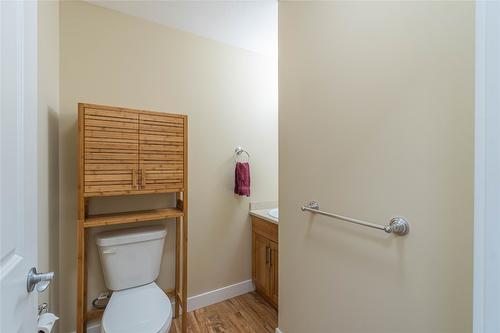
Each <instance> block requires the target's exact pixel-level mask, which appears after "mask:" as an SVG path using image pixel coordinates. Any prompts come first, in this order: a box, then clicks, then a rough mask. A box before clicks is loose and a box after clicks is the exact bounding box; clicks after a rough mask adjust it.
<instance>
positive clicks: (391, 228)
mask: <svg viewBox="0 0 500 333" xmlns="http://www.w3.org/2000/svg"><path fill="white" fill-rule="evenodd" d="M301 210H302V211H303V212H304V211H308V212H311V213H314V214H320V215H324V216H328V217H333V218H335V219H338V220H342V221H345V222H350V223H354V224H359V225H363V226H365V227H369V228H373V229H378V230H384V231H385V232H387V233H391V232H392V233H393V234H395V235H398V236H404V235H406V234H407V233H408V232H409V231H410V224H409V223H408V221H406V220H405V219H404V218H402V217H399V216H396V217H393V218H392V219H391V221H390V222H389V224H388V225H380V224H375V223H371V222H366V221H361V220H357V219H353V218H350V217H346V216H342V215H338V214H332V213H327V212H324V211H321V210H319V202H317V201H311V202H309V203H308V204H307V205H305V206H302V207H301Z"/></svg>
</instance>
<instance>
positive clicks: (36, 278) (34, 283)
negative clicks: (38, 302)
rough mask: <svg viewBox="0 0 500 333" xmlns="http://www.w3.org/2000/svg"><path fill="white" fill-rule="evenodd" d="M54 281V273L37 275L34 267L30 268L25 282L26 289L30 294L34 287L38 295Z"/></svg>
mask: <svg viewBox="0 0 500 333" xmlns="http://www.w3.org/2000/svg"><path fill="white" fill-rule="evenodd" d="M53 279H54V272H48V273H38V272H37V271H36V268H35V267H32V268H31V269H30V271H29V272H28V279H27V281H26V289H27V290H28V292H32V291H33V290H34V289H35V287H36V291H38V292H39V293H41V292H43V291H45V289H47V287H48V286H49V284H50V282H51V281H52V280H53Z"/></svg>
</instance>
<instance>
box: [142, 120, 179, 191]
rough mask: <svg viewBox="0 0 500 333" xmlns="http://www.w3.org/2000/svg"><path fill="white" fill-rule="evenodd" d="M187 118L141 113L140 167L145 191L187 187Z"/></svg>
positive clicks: (176, 189)
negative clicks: (185, 136)
mask: <svg viewBox="0 0 500 333" xmlns="http://www.w3.org/2000/svg"><path fill="white" fill-rule="evenodd" d="M184 122H185V117H182V116H175V115H167V114H166V115H161V114H151V113H140V114H139V164H140V165H139V167H140V169H141V172H140V184H141V191H149V192H178V191H183V190H184V177H183V175H184Z"/></svg>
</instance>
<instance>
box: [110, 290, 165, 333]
mask: <svg viewBox="0 0 500 333" xmlns="http://www.w3.org/2000/svg"><path fill="white" fill-rule="evenodd" d="M171 321H172V305H171V304H170V300H169V298H168V297H167V295H165V293H164V292H163V291H162V290H161V289H160V288H159V287H158V286H157V285H156V283H154V282H153V283H150V284H147V285H145V286H141V287H135V288H130V289H125V290H120V291H115V292H113V295H112V296H111V299H110V300H109V303H108V305H107V306H106V310H105V311H104V315H103V318H102V328H103V331H104V332H106V333H137V332H142V333H158V332H160V331H161V330H162V328H164V327H166V326H169V325H170V322H171Z"/></svg>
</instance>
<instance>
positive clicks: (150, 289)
mask: <svg viewBox="0 0 500 333" xmlns="http://www.w3.org/2000/svg"><path fill="white" fill-rule="evenodd" d="M166 235H167V231H166V230H165V228H164V227H162V226H154V227H142V228H131V229H124V230H117V231H108V232H103V233H100V234H98V235H97V236H96V243H97V246H98V248H99V255H100V257H101V265H102V269H103V272H104V280H105V282H106V286H107V287H108V289H111V290H113V294H112V296H111V299H110V300H109V303H108V305H107V307H106V309H105V310H104V315H103V318H102V323H101V333H138V332H141V333H165V332H168V330H169V329H170V324H171V323H172V305H171V304H170V300H169V298H168V297H167V295H165V293H164V292H163V291H162V290H161V289H160V288H159V287H158V285H156V283H155V282H154V281H155V280H156V278H157V277H158V274H159V272H160V262H161V257H162V254H163V244H164V242H165V236H166Z"/></svg>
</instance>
